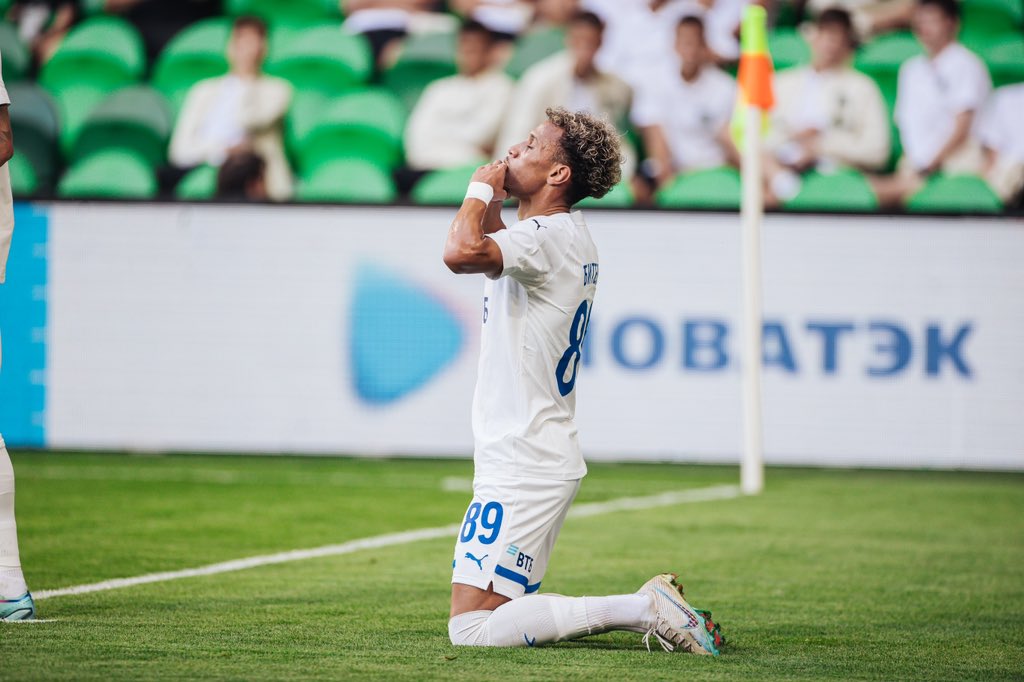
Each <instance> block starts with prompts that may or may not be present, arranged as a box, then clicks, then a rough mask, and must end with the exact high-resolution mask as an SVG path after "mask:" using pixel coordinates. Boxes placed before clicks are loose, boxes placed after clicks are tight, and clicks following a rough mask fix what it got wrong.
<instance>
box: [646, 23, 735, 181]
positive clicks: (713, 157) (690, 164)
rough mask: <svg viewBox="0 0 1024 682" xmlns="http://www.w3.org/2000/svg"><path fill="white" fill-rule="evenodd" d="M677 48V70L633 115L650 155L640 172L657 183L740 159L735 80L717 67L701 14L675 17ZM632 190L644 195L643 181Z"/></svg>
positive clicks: (650, 94) (649, 94) (649, 95)
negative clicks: (732, 127)
mask: <svg viewBox="0 0 1024 682" xmlns="http://www.w3.org/2000/svg"><path fill="white" fill-rule="evenodd" d="M676 53H677V54H678V56H679V59H680V67H679V71H678V73H677V74H676V75H674V76H673V78H672V79H671V80H669V81H667V82H666V83H664V86H663V87H662V88H659V89H658V91H657V92H648V93H647V94H646V95H645V96H644V97H643V98H640V99H638V101H637V104H636V106H635V107H634V108H633V114H632V117H633V122H634V123H635V124H636V125H637V126H638V127H639V128H640V132H641V134H642V136H643V141H644V148H645V149H646V151H647V155H648V158H647V160H646V161H645V162H644V164H643V166H642V170H643V175H644V177H645V178H646V179H647V180H649V181H651V182H653V184H654V185H655V186H656V187H663V186H664V185H666V184H668V183H670V182H671V181H672V180H673V179H674V178H675V176H676V175H677V174H678V173H685V172H688V171H694V170H702V169H707V168H716V167H719V166H725V165H738V164H739V154H738V153H737V151H736V147H735V146H734V145H733V142H732V139H731V137H730V134H729V122H730V120H731V119H732V111H733V106H734V104H735V100H736V82H735V81H734V80H733V79H732V77H731V76H729V75H728V74H727V73H725V72H724V71H722V70H721V69H719V68H718V67H717V66H715V64H714V62H713V57H712V54H711V51H710V50H709V49H708V46H707V43H706V42H705V41H704V22H703V21H702V20H701V19H700V18H699V17H694V16H689V17H684V18H683V19H681V20H680V21H679V23H678V26H677V28H676ZM635 189H636V191H637V198H638V200H642V199H643V198H644V196H645V194H646V193H645V192H644V187H643V184H642V183H636V186H635Z"/></svg>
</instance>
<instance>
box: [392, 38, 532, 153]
mask: <svg viewBox="0 0 1024 682" xmlns="http://www.w3.org/2000/svg"><path fill="white" fill-rule="evenodd" d="M494 43H495V39H494V36H493V35H492V33H491V31H490V30H488V29H487V28H486V27H485V26H484V25H483V24H480V23H479V22H476V21H467V22H466V23H465V24H463V26H462V28H461V29H460V31H459V38H458V43H457V46H456V51H455V62H456V65H457V67H458V73H457V74H456V75H454V76H449V77H448V78H442V79H440V80H436V81H434V82H433V83H431V84H430V85H429V86H427V89H426V90H424V91H423V95H422V96H421V97H420V99H419V101H418V102H417V103H416V107H415V108H414V109H413V112H412V116H411V117H410V118H409V124H408V126H407V127H406V131H405V157H406V160H407V162H408V164H409V167H410V168H412V169H413V170H419V171H423V170H433V169H437V168H454V167H458V166H465V165H468V164H471V163H477V162H480V163H482V162H484V161H485V160H487V159H490V158H493V156H494V151H495V149H494V143H495V139H496V138H497V136H498V129H499V127H500V126H501V121H502V117H503V116H504V115H505V109H506V107H507V106H508V100H509V96H510V95H511V93H512V80H511V79H510V78H509V77H508V76H507V75H505V74H504V72H502V71H500V70H498V69H495V68H492V67H491V66H490V64H491V63H492V62H491V60H492V54H491V51H492V50H493V48H494ZM503 153H504V150H502V154H503Z"/></svg>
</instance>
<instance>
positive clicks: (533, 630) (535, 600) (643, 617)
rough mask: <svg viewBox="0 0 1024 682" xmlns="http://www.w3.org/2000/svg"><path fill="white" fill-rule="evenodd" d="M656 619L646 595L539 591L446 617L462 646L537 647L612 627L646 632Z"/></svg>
mask: <svg viewBox="0 0 1024 682" xmlns="http://www.w3.org/2000/svg"><path fill="white" fill-rule="evenodd" d="M653 622H654V609H653V605H652V604H651V598H650V596H649V595H646V594H622V595H613V596H610V597H563V596H561V595H557V594H537V595H532V596H528V597H521V598H519V599H513V600H512V601H510V602H507V603H505V604H502V605H501V606H499V607H498V608H496V609H495V610H494V611H470V612H469V613H463V614H460V615H458V616H455V617H454V618H452V619H451V620H450V621H448V636H449V637H450V638H451V640H452V644H455V645H460V646H495V647H514V646H539V645H541V644H550V643H552V642H562V641H565V640H567V639H577V638H579V637H586V636H587V635H597V634H600V633H602V632H609V631H611V630H629V631H632V632H647V631H648V630H649V629H650V628H651V626H652V625H653Z"/></svg>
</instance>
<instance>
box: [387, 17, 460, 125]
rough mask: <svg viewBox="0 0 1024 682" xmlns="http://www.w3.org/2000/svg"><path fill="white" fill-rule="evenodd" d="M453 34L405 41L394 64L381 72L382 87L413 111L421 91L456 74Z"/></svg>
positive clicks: (430, 35)
mask: <svg viewBox="0 0 1024 682" xmlns="http://www.w3.org/2000/svg"><path fill="white" fill-rule="evenodd" d="M455 41H456V37H455V34H454V33H426V34H423V35H411V36H409V37H408V38H406V39H405V43H404V44H403V45H402V50H401V52H400V53H399V55H398V59H397V60H396V61H395V63H394V64H393V65H392V66H391V67H390V68H389V69H387V70H386V71H385V72H384V76H383V82H384V85H385V86H386V87H387V88H388V89H389V90H391V91H392V92H394V93H396V94H397V95H398V96H399V97H400V98H401V100H402V102H403V103H404V104H405V108H406V110H407V111H412V108H413V107H414V106H415V105H416V100H418V99H419V97H420V94H421V93H422V92H423V89H424V88H426V87H427V85H429V84H430V82H431V81H435V80H437V79H438V78H444V77H446V76H452V75H454V74H455Z"/></svg>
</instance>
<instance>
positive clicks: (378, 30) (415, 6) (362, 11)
mask: <svg viewBox="0 0 1024 682" xmlns="http://www.w3.org/2000/svg"><path fill="white" fill-rule="evenodd" d="M339 6H340V8H341V12H342V14H344V15H345V22H344V23H343V24H342V29H344V30H345V31H346V32H347V33H355V34H359V35H361V36H363V37H365V38H366V40H367V41H368V42H369V43H370V49H371V50H372V51H373V59H374V64H376V65H377V67H378V68H381V67H384V66H387V65H388V64H391V63H393V62H394V61H395V59H396V58H397V56H398V51H399V48H400V47H401V44H402V39H403V38H405V36H406V35H408V34H409V33H416V32H418V31H417V30H416V29H417V24H418V25H419V26H420V27H422V28H423V29H425V30H432V29H433V28H434V27H435V25H437V27H438V28H442V29H443V28H444V27H445V25H444V23H443V22H442V23H440V24H438V20H440V19H441V18H442V16H441V11H442V10H443V6H444V3H442V2H438V0H339Z"/></svg>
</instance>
